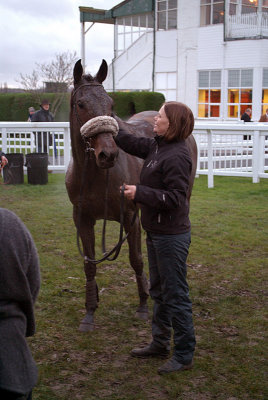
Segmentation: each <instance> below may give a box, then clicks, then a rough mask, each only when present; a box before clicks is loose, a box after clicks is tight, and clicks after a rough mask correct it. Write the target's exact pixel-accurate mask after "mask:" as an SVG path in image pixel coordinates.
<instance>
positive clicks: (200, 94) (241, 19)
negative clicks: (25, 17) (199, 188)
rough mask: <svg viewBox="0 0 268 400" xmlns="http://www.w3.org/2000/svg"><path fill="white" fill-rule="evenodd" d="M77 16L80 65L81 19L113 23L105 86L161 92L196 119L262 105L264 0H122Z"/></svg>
mask: <svg viewBox="0 0 268 400" xmlns="http://www.w3.org/2000/svg"><path fill="white" fill-rule="evenodd" d="M80 21H81V28H82V31H81V32H82V34H81V38H82V59H83V62H84V65H85V59H84V54H85V51H84V46H85V33H86V22H94V23H96V22H99V23H111V24H114V54H115V57H114V60H113V62H112V65H111V66H110V67H109V75H108V78H107V80H106V81H105V83H104V84H105V88H106V89H107V90H108V91H114V90H116V91H123V90H124V91H126V90H150V91H157V92H161V93H163V94H164V95H165V98H166V100H177V101H182V102H184V103H186V104H187V105H189V107H191V109H192V110H193V113H194V115H195V117H196V118H198V119H217V120H218V119H220V120H234V119H240V116H241V114H242V113H243V112H244V111H245V109H246V108H251V109H252V120H254V121H258V120H259V118H260V115H261V114H264V113H265V110H266V108H268V0H225V1H222V0H125V1H123V2H121V3H119V4H118V5H117V6H115V7H113V8H112V9H111V10H97V9H94V8H91V7H80Z"/></svg>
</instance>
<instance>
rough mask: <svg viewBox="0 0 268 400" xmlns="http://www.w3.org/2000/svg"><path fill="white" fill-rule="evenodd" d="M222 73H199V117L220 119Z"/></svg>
mask: <svg viewBox="0 0 268 400" xmlns="http://www.w3.org/2000/svg"><path fill="white" fill-rule="evenodd" d="M220 106H221V71H199V89H198V117H199V118H219V116H220Z"/></svg>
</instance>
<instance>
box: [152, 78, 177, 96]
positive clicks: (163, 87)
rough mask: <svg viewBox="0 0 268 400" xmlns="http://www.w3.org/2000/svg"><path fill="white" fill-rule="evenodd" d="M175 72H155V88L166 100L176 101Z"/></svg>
mask: <svg viewBox="0 0 268 400" xmlns="http://www.w3.org/2000/svg"><path fill="white" fill-rule="evenodd" d="M176 87H177V74H176V72H157V73H156V74H155V90H156V91H157V92H160V93H162V94H163V95H164V96H165V98H166V100H167V101H176Z"/></svg>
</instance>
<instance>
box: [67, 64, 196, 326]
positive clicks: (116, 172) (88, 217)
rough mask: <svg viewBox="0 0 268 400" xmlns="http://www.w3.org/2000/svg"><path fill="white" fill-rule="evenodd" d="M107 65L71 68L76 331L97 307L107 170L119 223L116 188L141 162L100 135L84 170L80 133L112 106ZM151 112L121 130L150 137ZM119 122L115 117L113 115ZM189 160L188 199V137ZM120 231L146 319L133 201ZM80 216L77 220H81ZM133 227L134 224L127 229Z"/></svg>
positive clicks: (130, 180) (112, 216)
mask: <svg viewBox="0 0 268 400" xmlns="http://www.w3.org/2000/svg"><path fill="white" fill-rule="evenodd" d="M107 71H108V68H107V63H106V61H105V60H103V61H102V64H101V66H100V68H99V71H98V72H97V74H96V76H95V77H92V76H91V75H90V74H88V75H83V68H82V65H81V61H80V60H79V61H77V63H76V64H75V67H74V72H73V73H74V89H73V92H72V95H71V109H70V130H71V143H72V153H73V158H72V161H71V162H70V164H69V166H68V170H67V173H66V188H67V191H68V195H69V198H70V201H71V202H72V204H73V219H74V223H75V225H76V227H77V226H79V235H80V237H81V241H82V245H83V253H84V255H85V256H86V257H85V258H84V270H85V275H86V315H85V317H84V319H83V320H82V321H81V323H80V326H79V330H81V331H84V332H86V331H90V330H92V329H93V327H94V318H93V316H94V312H95V310H96V308H97V306H98V287H97V284H96V281H95V275H96V264H94V263H92V262H90V261H89V259H94V258H95V237H94V225H95V223H96V220H99V219H103V218H104V209H105V196H104V194H105V190H106V170H107V169H108V168H109V176H110V178H109V186H108V198H107V204H108V210H107V214H108V215H107V218H108V220H111V221H117V222H119V221H120V190H119V188H120V186H121V185H122V184H123V183H127V184H130V185H132V184H136V183H137V182H139V174H140V170H141V167H142V164H143V160H141V159H138V158H136V157H133V156H129V155H128V154H126V153H124V152H123V151H122V150H120V149H118V148H117V146H116V144H115V141H114V139H113V136H112V134H111V133H109V132H103V133H99V134H98V135H97V136H94V137H93V138H91V143H90V146H91V148H92V149H94V153H93V152H91V153H92V155H91V157H90V159H89V161H88V164H87V166H86V170H85V153H86V152H85V150H86V143H85V141H84V140H83V139H82V136H81V133H80V128H81V126H82V125H83V124H85V123H86V122H87V121H88V120H90V119H92V118H94V117H98V116H111V115H113V113H112V107H113V104H112V103H113V101H112V99H111V97H110V96H109V95H108V94H107V93H106V91H105V90H104V88H103V86H102V82H103V81H104V80H105V78H106V76H107ZM156 114H157V113H156V112H155V111H148V112H142V113H139V114H136V115H135V116H133V117H132V118H130V119H129V120H128V122H125V123H124V126H125V129H126V130H127V131H128V132H129V133H131V134H134V135H137V136H139V135H140V136H143V135H148V136H153V125H154V116H155V115H156ZM115 118H116V119H117V120H118V119H119V118H118V117H116V116H115ZM187 140H188V142H189V149H190V151H191V154H192V158H193V166H194V168H193V173H192V179H191V187H190V189H189V198H190V195H191V190H192V185H193V181H194V176H195V170H196V155H197V151H196V145H195V141H194V138H193V137H192V135H191V136H190V137H189V139H187ZM83 176H85V177H86V179H85V184H84V187H83V195H82V196H80V189H81V184H82V177H83ZM125 201H126V203H125V207H124V229H125V231H126V232H130V233H129V236H128V238H127V241H128V246H129V259H130V264H131V266H132V268H133V269H134V271H135V274H136V281H137V286H138V293H139V298H140V302H139V306H138V309H137V316H138V317H140V318H142V319H147V318H148V307H147V298H148V282H147V278H146V275H145V273H144V271H143V261H142V254H141V228H140V221H139V217H138V216H136V219H134V223H133V221H132V218H133V215H134V214H135V209H136V206H135V204H134V203H133V202H132V201H128V200H125ZM79 214H81V218H80V217H79ZM131 223H133V225H132V226H131Z"/></svg>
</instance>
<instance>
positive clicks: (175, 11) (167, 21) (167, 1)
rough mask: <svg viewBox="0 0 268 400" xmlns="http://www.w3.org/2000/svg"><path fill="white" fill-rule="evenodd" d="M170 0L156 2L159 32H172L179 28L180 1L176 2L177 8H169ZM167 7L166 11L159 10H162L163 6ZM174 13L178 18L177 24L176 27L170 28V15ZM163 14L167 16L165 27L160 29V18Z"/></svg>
mask: <svg viewBox="0 0 268 400" xmlns="http://www.w3.org/2000/svg"><path fill="white" fill-rule="evenodd" d="M169 4H170V3H169V0H157V2H156V16H157V18H156V20H157V28H156V29H157V30H158V31H159V30H164V31H168V30H172V29H177V27H178V15H177V13H178V0H177V1H176V7H170V8H169ZM163 5H165V9H161V10H160V9H159V8H161V6H163ZM170 12H173V13H174V15H175V16H176V24H175V26H172V27H169V13H170ZM161 14H165V21H166V23H165V27H164V28H163V27H160V26H159V17H160V15H161Z"/></svg>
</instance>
